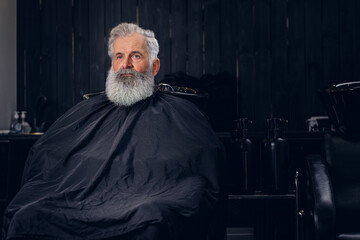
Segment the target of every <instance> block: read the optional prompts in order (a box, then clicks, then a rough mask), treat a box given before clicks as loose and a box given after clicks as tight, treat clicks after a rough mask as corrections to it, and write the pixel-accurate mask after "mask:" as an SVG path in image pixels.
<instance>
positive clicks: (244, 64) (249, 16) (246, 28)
mask: <svg viewBox="0 0 360 240" xmlns="http://www.w3.org/2000/svg"><path fill="white" fill-rule="evenodd" d="M237 15H238V19H237V21H238V23H237V25H238V30H237V32H238V37H237V38H238V47H237V48H238V56H239V57H238V61H239V63H238V73H237V74H238V81H239V82H238V113H239V116H241V117H247V118H249V119H251V120H252V121H254V119H255V109H254V103H255V99H256V95H255V85H254V84H255V72H254V70H255V65H254V64H255V59H254V28H253V27H254V21H253V19H254V15H253V1H252V0H241V1H238V4H237Z"/></svg>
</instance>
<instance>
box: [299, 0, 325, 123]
mask: <svg viewBox="0 0 360 240" xmlns="http://www.w3.org/2000/svg"><path fill="white" fill-rule="evenodd" d="M321 37H322V36H321V0H305V62H306V68H305V71H306V78H305V80H306V81H305V83H304V84H305V85H306V104H305V106H306V112H305V118H308V117H310V116H316V115H318V114H319V110H320V109H322V106H321V104H320V101H319V98H318V96H317V90H318V89H319V88H321V82H322V79H323V76H322V56H321V54H322V42H321Z"/></svg>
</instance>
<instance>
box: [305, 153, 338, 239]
mask: <svg viewBox="0 0 360 240" xmlns="http://www.w3.org/2000/svg"><path fill="white" fill-rule="evenodd" d="M306 165H307V184H306V185H307V186H306V188H307V193H308V196H309V198H310V199H311V200H310V201H307V202H310V204H309V205H310V208H309V211H308V212H309V214H308V217H310V218H309V219H308V221H310V222H311V224H312V225H313V226H312V227H313V230H314V232H313V238H314V239H335V236H336V226H335V220H336V210H335V202H334V196H333V190H332V186H331V180H330V176H329V171H328V169H327V165H326V164H325V162H324V160H323V158H322V157H321V156H320V155H309V156H307V157H306Z"/></svg>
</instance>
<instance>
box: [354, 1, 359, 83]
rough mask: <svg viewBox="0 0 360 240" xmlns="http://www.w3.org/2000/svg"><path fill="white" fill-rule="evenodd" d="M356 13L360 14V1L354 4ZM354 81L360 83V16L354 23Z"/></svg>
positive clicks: (356, 16)
mask: <svg viewBox="0 0 360 240" xmlns="http://www.w3.org/2000/svg"><path fill="white" fill-rule="evenodd" d="M354 4H355V6H354V11H355V12H356V13H358V12H360V1H355V2H354ZM353 31H354V39H355V41H354V49H353V52H354V76H353V78H354V81H360V14H356V15H355V23H354V29H353Z"/></svg>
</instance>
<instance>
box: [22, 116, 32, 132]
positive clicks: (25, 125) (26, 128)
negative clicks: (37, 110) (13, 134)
mask: <svg viewBox="0 0 360 240" xmlns="http://www.w3.org/2000/svg"><path fill="white" fill-rule="evenodd" d="M21 125H22V133H24V134H27V133H30V132H31V127H30V124H29V123H28V122H27V121H26V111H21Z"/></svg>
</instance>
